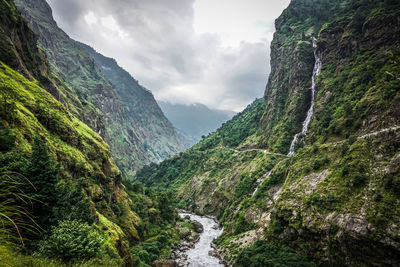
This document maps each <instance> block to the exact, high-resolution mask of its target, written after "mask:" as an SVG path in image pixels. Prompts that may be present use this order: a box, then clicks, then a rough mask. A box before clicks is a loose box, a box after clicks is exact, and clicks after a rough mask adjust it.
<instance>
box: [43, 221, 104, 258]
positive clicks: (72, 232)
mask: <svg viewBox="0 0 400 267" xmlns="http://www.w3.org/2000/svg"><path fill="white" fill-rule="evenodd" d="M103 242H104V240H103V239H102V238H101V237H100V236H99V235H98V234H97V233H96V232H95V230H94V229H91V227H90V226H89V225H88V224H86V223H82V222H80V221H59V222H58V225H57V226H53V227H52V228H51V230H50V235H49V236H48V237H47V238H46V239H44V240H43V242H42V244H41V245H40V248H39V252H40V253H41V254H43V255H45V256H47V257H50V258H56V259H62V260H63V261H65V262H68V261H71V260H72V259H83V258H86V259H90V258H94V257H99V256H101V255H102V254H104V248H103Z"/></svg>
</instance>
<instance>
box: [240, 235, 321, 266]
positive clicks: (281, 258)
mask: <svg viewBox="0 0 400 267" xmlns="http://www.w3.org/2000/svg"><path fill="white" fill-rule="evenodd" d="M235 266H238V267H241V266H245V267H252V266H254V267H256V266H257V267H258V266H263V267H268V266H274V267H276V266H315V265H314V264H313V263H312V262H310V261H309V260H308V259H307V257H305V256H303V255H299V254H296V252H295V251H293V250H292V249H290V248H288V247H285V246H277V245H274V244H272V243H269V242H266V241H261V240H258V241H256V242H255V243H254V244H253V245H252V246H250V247H248V248H246V249H245V250H244V251H242V252H241V253H240V254H239V256H238V257H237V260H236V263H235Z"/></svg>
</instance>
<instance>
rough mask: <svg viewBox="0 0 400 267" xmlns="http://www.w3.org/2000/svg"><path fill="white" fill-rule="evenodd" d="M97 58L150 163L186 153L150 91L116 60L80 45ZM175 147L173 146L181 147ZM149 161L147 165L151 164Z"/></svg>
mask: <svg viewBox="0 0 400 267" xmlns="http://www.w3.org/2000/svg"><path fill="white" fill-rule="evenodd" d="M76 43H77V44H78V45H79V46H81V47H82V48H83V49H85V51H86V52H87V53H88V54H89V55H90V56H91V57H92V58H93V60H94V61H95V62H96V64H97V67H98V68H99V69H100V71H101V72H102V74H103V75H104V76H105V77H106V79H107V80H108V81H110V83H111V84H112V85H113V87H114V88H115V90H116V91H117V93H118V95H119V97H120V99H121V102H122V104H123V108H124V113H125V115H126V120H127V123H129V124H130V125H131V127H132V128H133V129H134V130H135V132H136V137H137V138H138V140H140V142H142V143H143V148H144V149H145V151H144V152H145V153H147V154H148V155H147V156H148V158H149V161H150V162H158V161H160V160H162V159H166V158H168V157H170V156H171V155H173V154H175V153H177V152H180V151H182V150H183V149H184V147H183V145H182V144H183V142H184V141H183V137H181V136H180V135H179V134H178V133H177V132H176V131H175V130H174V126H173V125H172V124H171V122H170V121H169V120H168V119H167V118H166V117H165V116H164V114H163V112H162V111H161V109H160V107H159V106H158V104H157V102H156V100H155V99H154V96H153V94H152V93H151V91H150V90H148V89H146V88H144V87H143V86H141V85H140V84H139V82H138V81H137V80H136V79H134V78H133V77H132V76H131V75H130V74H129V73H128V72H127V71H126V70H124V69H123V68H122V67H120V66H119V65H118V63H117V62H116V60H115V59H113V58H108V57H105V56H103V55H102V54H100V53H98V52H97V51H96V50H95V49H94V48H92V47H90V46H88V45H86V44H83V43H81V42H78V41H77V42H76ZM177 144H179V146H177V147H175V148H174V147H173V145H175V146H176V145H177ZM149 161H145V163H150V162H149Z"/></svg>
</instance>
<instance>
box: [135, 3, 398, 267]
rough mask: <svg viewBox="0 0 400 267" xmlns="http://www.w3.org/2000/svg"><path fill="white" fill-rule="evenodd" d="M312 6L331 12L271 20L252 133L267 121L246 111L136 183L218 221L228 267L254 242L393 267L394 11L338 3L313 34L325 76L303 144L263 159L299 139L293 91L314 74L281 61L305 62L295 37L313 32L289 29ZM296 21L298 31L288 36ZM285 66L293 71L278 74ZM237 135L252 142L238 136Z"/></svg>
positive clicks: (298, 103) (300, 110) (299, 110)
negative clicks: (268, 69) (170, 193)
mask: <svg viewBox="0 0 400 267" xmlns="http://www.w3.org/2000/svg"><path fill="white" fill-rule="evenodd" d="M311 2H313V3H314V2H316V3H319V4H322V6H323V4H329V3H327V2H326V1H295V2H293V4H291V6H289V9H288V10H286V11H285V12H284V14H283V17H281V18H280V19H278V20H277V23H278V24H279V27H277V29H278V32H277V33H276V34H275V38H274V42H273V46H274V48H273V49H275V50H276V51H275V54H274V53H273V54H274V55H275V58H273V59H272V61H275V63H274V64H273V69H272V74H271V77H270V82H269V86H268V87H267V91H266V96H267V107H266V111H265V114H264V116H263V118H262V119H261V123H260V120H259V118H260V117H261V115H262V114H263V112H264V111H261V112H260V111H257V108H252V107H250V108H248V109H247V110H246V111H245V112H243V114H239V115H238V116H236V117H235V118H234V119H233V120H231V121H230V122H228V123H226V124H225V127H224V126H223V127H221V128H220V129H219V130H218V131H217V132H216V133H214V134H212V135H210V136H208V137H207V138H206V139H205V140H203V141H201V142H200V143H199V144H198V145H196V146H194V147H193V148H192V149H190V150H188V151H187V152H185V153H183V154H180V155H179V156H176V157H173V158H171V159H170V160H168V161H165V162H162V163H161V164H160V165H158V166H155V165H153V166H151V167H149V168H145V169H143V170H142V171H141V172H140V173H139V174H138V176H137V177H138V178H139V180H141V181H144V182H145V183H146V184H148V185H151V186H154V187H158V188H159V189H163V188H165V187H167V188H171V187H172V188H175V189H176V190H177V192H178V196H179V197H180V198H181V202H180V205H181V206H183V207H185V208H189V209H190V208H192V209H194V210H195V211H197V212H200V213H202V212H205V213H214V214H216V215H218V218H219V219H220V221H221V222H222V223H223V224H224V227H225V228H224V234H223V235H222V236H221V237H220V238H219V239H218V240H217V244H218V247H219V249H220V252H221V253H222V255H223V256H224V257H225V258H226V259H227V260H230V261H231V262H234V261H235V257H236V256H237V255H238V253H240V252H241V251H243V249H245V248H247V247H249V246H250V245H251V244H252V243H254V242H255V240H258V239H263V240H267V242H270V243H274V244H278V246H280V245H287V246H289V247H292V248H294V249H295V250H296V251H297V252H299V253H301V254H304V255H307V256H309V257H310V258H312V259H313V260H314V261H316V262H318V263H328V264H334V265H341V264H345V263H346V264H361V265H368V264H372V263H373V264H379V265H382V264H398V263H399V262H398V257H397V255H398V254H399V242H400V240H399V239H398V236H399V231H398V229H399V228H398V227H399V223H400V221H399V218H400V210H399V208H398V207H399V191H398V188H399V187H398V185H399V177H400V174H399V167H398V166H399V164H398V162H399V155H400V129H399V127H397V126H398V125H399V124H400V122H399V116H398V114H399V107H398V105H396V103H398V101H399V97H400V91H399V88H400V86H399V81H398V79H396V77H393V76H391V75H388V74H387V72H389V73H398V72H396V69H398V62H397V63H396V62H395V61H393V60H391V59H390V57H389V56H388V51H392V53H393V54H394V55H397V56H398V55H399V51H398V40H399V39H398V34H399V23H398V20H396V18H397V17H398V12H399V10H400V8H399V6H398V3H396V2H393V1H387V2H385V3H383V2H382V3H381V2H379V3H378V1H361V2H354V3H350V2H347V5H346V9H343V11H340V12H339V11H338V12H339V13H336V17H335V16H334V17H331V18H332V20H333V21H332V22H331V23H327V24H325V25H323V22H321V21H320V22H318V24H316V25H315V27H314V29H312V31H313V34H316V35H317V36H318V40H319V42H318V44H319V50H318V53H319V54H320V56H321V58H322V62H323V70H322V73H321V74H320V76H319V77H318V79H317V91H318V92H317V98H316V106H315V116H314V119H313V121H312V123H311V125H310V129H309V134H308V136H307V138H306V145H305V147H304V148H300V147H299V148H298V149H297V152H296V154H295V156H294V157H292V158H286V157H285V156H284V155H282V154H269V152H271V151H278V152H282V153H284V154H286V153H287V149H288V145H289V144H290V141H291V138H292V136H293V135H294V133H295V132H297V131H296V127H292V126H291V125H292V123H293V122H295V121H297V124H299V125H301V121H302V119H303V118H302V116H298V115H296V114H305V110H306V108H305V107H306V104H305V103H307V97H306V95H305V94H303V93H301V92H302V91H306V90H307V88H308V85H307V84H309V82H310V78H311V73H309V75H304V77H303V76H302V75H303V74H302V73H297V72H300V71H302V70H303V69H304V68H303V67H302V66H305V65H307V64H309V65H311V66H309V67H312V65H313V64H314V63H313V60H309V58H308V57H302V56H300V55H301V53H300V54H297V56H294V57H292V55H291V54H290V53H297V52H296V51H298V49H299V46H304V47H305V53H306V54H307V53H309V52H310V51H312V49H311V43H310V42H309V41H308V40H304V41H303V40H302V39H303V37H304V36H303V34H302V32H305V33H304V35H305V36H307V34H311V33H312V32H311V30H310V31H309V33H307V32H308V30H309V27H308V26H310V25H312V23H313V21H312V20H308V18H307V17H302V16H297V17H295V18H294V19H291V18H292V16H293V14H303V13H301V12H296V8H298V6H299V5H300V6H302V3H303V4H304V5H305V6H308V8H310V9H311V10H312V7H313V5H310V3H311ZM329 5H330V4H329ZM315 6H316V7H318V6H319V5H315ZM341 7H344V4H343V3H342V6H341ZM337 8H339V9H338V10H341V9H340V7H337ZM326 9H327V10H329V8H326ZM313 11H314V12H315V10H313ZM311 12H312V11H311ZM292 13H293V14H292ZM288 14H289V15H290V14H291V15H290V16H289V15H288ZM305 14H306V15H307V14H308V13H307V12H306V13H305ZM304 20H306V23H305V24H304V25H305V26H307V27H305V28H301V27H300V28H298V27H296V25H303V24H301V22H303V21H304ZM389 21H391V23H389ZM393 21H395V22H396V21H397V22H396V23H397V24H396V23H393ZM310 23H311V24H310ZM314 23H315V21H314ZM322 25H323V26H322ZM319 28H321V30H319ZM290 29H291V30H290ZM291 33H294V34H291ZM293 45H294V46H293ZM296 47H297V48H296ZM307 47H308V48H307ZM396 47H397V48H396ZM307 51H308V52H307ZM288 53H289V54H288ZM287 58H290V60H291V62H289V63H288V62H286V63H285V60H286V59H287ZM286 64H289V65H292V66H294V67H293V68H291V72H290V73H288V72H287V71H288V70H286V71H285V69H284V68H280V67H282V66H285V65H286ZM299 66H300V67H299ZM306 69H308V67H307V68H306ZM285 72H286V73H285ZM397 75H398V76H400V75H399V74H397ZM398 76H397V77H398ZM286 79H287V80H286ZM274 84H275V85H276V86H273V85H274ZM282 84H284V85H285V86H286V89H285V88H284V87H285V86H284V87H282ZM299 84H300V85H301V86H300V87H298V85H299ZM300 88H303V89H300ZM301 95H303V97H300V96H301ZM285 103H286V104H285ZM249 114H257V115H256V116H250V117H251V118H257V119H255V122H254V123H250V122H251V120H249V119H248V115H249ZM296 116H298V117H299V118H296ZM274 118H275V120H274ZM285 118H286V119H285ZM287 121H290V123H289V124H288V125H286V126H285V125H284V124H285V123H286V122H287ZM246 123H249V124H247V125H246ZM260 124H261V128H259V125H260ZM226 125H231V126H233V125H234V127H227V126H226ZM279 125H280V126H279ZM242 127H243V129H247V130H248V131H249V134H244V135H241V134H240V131H238V130H239V129H242ZM271 129H272V130H271ZM379 130H382V131H379ZM371 133H372V134H371ZM366 134H367V135H366ZM284 136H286V137H284ZM286 139H287V140H286ZM285 140H286V141H285ZM254 148H255V149H254ZM259 148H262V149H259ZM263 148H265V150H266V151H267V152H266V153H264V149H263ZM269 170H271V173H270V175H269V176H268V175H266V174H267V171H269ZM259 182H260V187H259V189H258V190H257V192H256V193H255V195H254V196H252V193H253V192H254V189H255V188H256V186H257V184H258V183H259ZM360 251H363V253H360ZM260 255H261V254H260ZM260 257H262V256H260Z"/></svg>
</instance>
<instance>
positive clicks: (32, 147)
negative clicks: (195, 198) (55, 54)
mask: <svg viewBox="0 0 400 267" xmlns="http://www.w3.org/2000/svg"><path fill="white" fill-rule="evenodd" d="M0 37H1V38H0V40H1V41H0V53H1V60H0V177H1V179H0V211H1V212H0V262H1V263H7V265H9V266H29V265H32V266H49V265H51V266H66V265H71V264H73V265H76V266H126V265H129V266H137V265H141V266H149V265H148V264H152V262H154V261H155V260H156V259H159V258H163V257H166V256H167V255H168V253H169V252H170V248H171V244H172V243H175V244H177V243H178V242H179V237H178V234H177V233H178V232H177V231H178V230H177V228H174V224H175V213H174V209H173V207H172V206H171V205H170V200H169V199H170V198H169V197H168V195H167V194H157V195H154V194H152V193H151V192H147V193H146V196H145V195H144V189H143V188H141V187H140V186H136V187H135V186H134V185H131V184H130V183H127V182H125V183H126V184H127V186H125V185H124V184H123V181H122V180H123V178H122V175H121V172H120V170H119V169H118V167H117V166H116V164H115V162H114V160H113V157H112V154H111V151H110V149H109V146H108V144H107V143H106V142H104V140H103V139H102V138H101V137H100V135H99V134H98V133H96V132H95V131H94V130H93V129H91V128H90V127H89V126H88V125H86V124H85V123H84V122H82V121H81V120H80V119H79V118H78V117H77V116H76V115H75V114H74V112H75V111H77V110H78V109H81V110H85V108H84V104H82V106H81V105H80V103H82V102H79V100H78V98H77V97H75V96H74V95H73V93H74V92H75V91H74V89H72V88H70V87H69V85H68V84H67V83H66V82H65V81H64V80H63V78H61V77H59V76H57V74H56V73H53V72H52V68H51V67H50V64H49V62H47V60H46V56H45V53H44V51H42V50H41V48H39V47H38V46H37V41H38V37H37V35H36V34H35V33H34V32H33V31H32V30H31V29H30V28H29V26H28V24H27V22H26V21H25V20H24V18H23V17H22V16H21V14H20V12H19V11H18V9H17V7H16V6H15V5H14V3H13V1H8V0H3V1H1V2H0ZM71 56H72V55H71ZM83 103H84V102H83ZM73 108H76V109H75V110H74V109H73ZM89 109H92V110H94V111H95V109H94V108H93V106H92V107H89ZM82 118H85V117H84V116H83V117H82ZM98 129H100V128H98ZM149 214H152V218H150V217H149ZM154 229H156V230H154ZM149 239H150V240H149ZM149 246H150V247H151V248H152V249H153V250H152V251H151V252H150V253H147V252H146V248H147V247H149ZM143 251H144V252H143ZM149 251H150V249H149ZM141 253H147V254H146V255H147V258H146V259H144V258H142V257H141V256H139V255H141Z"/></svg>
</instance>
